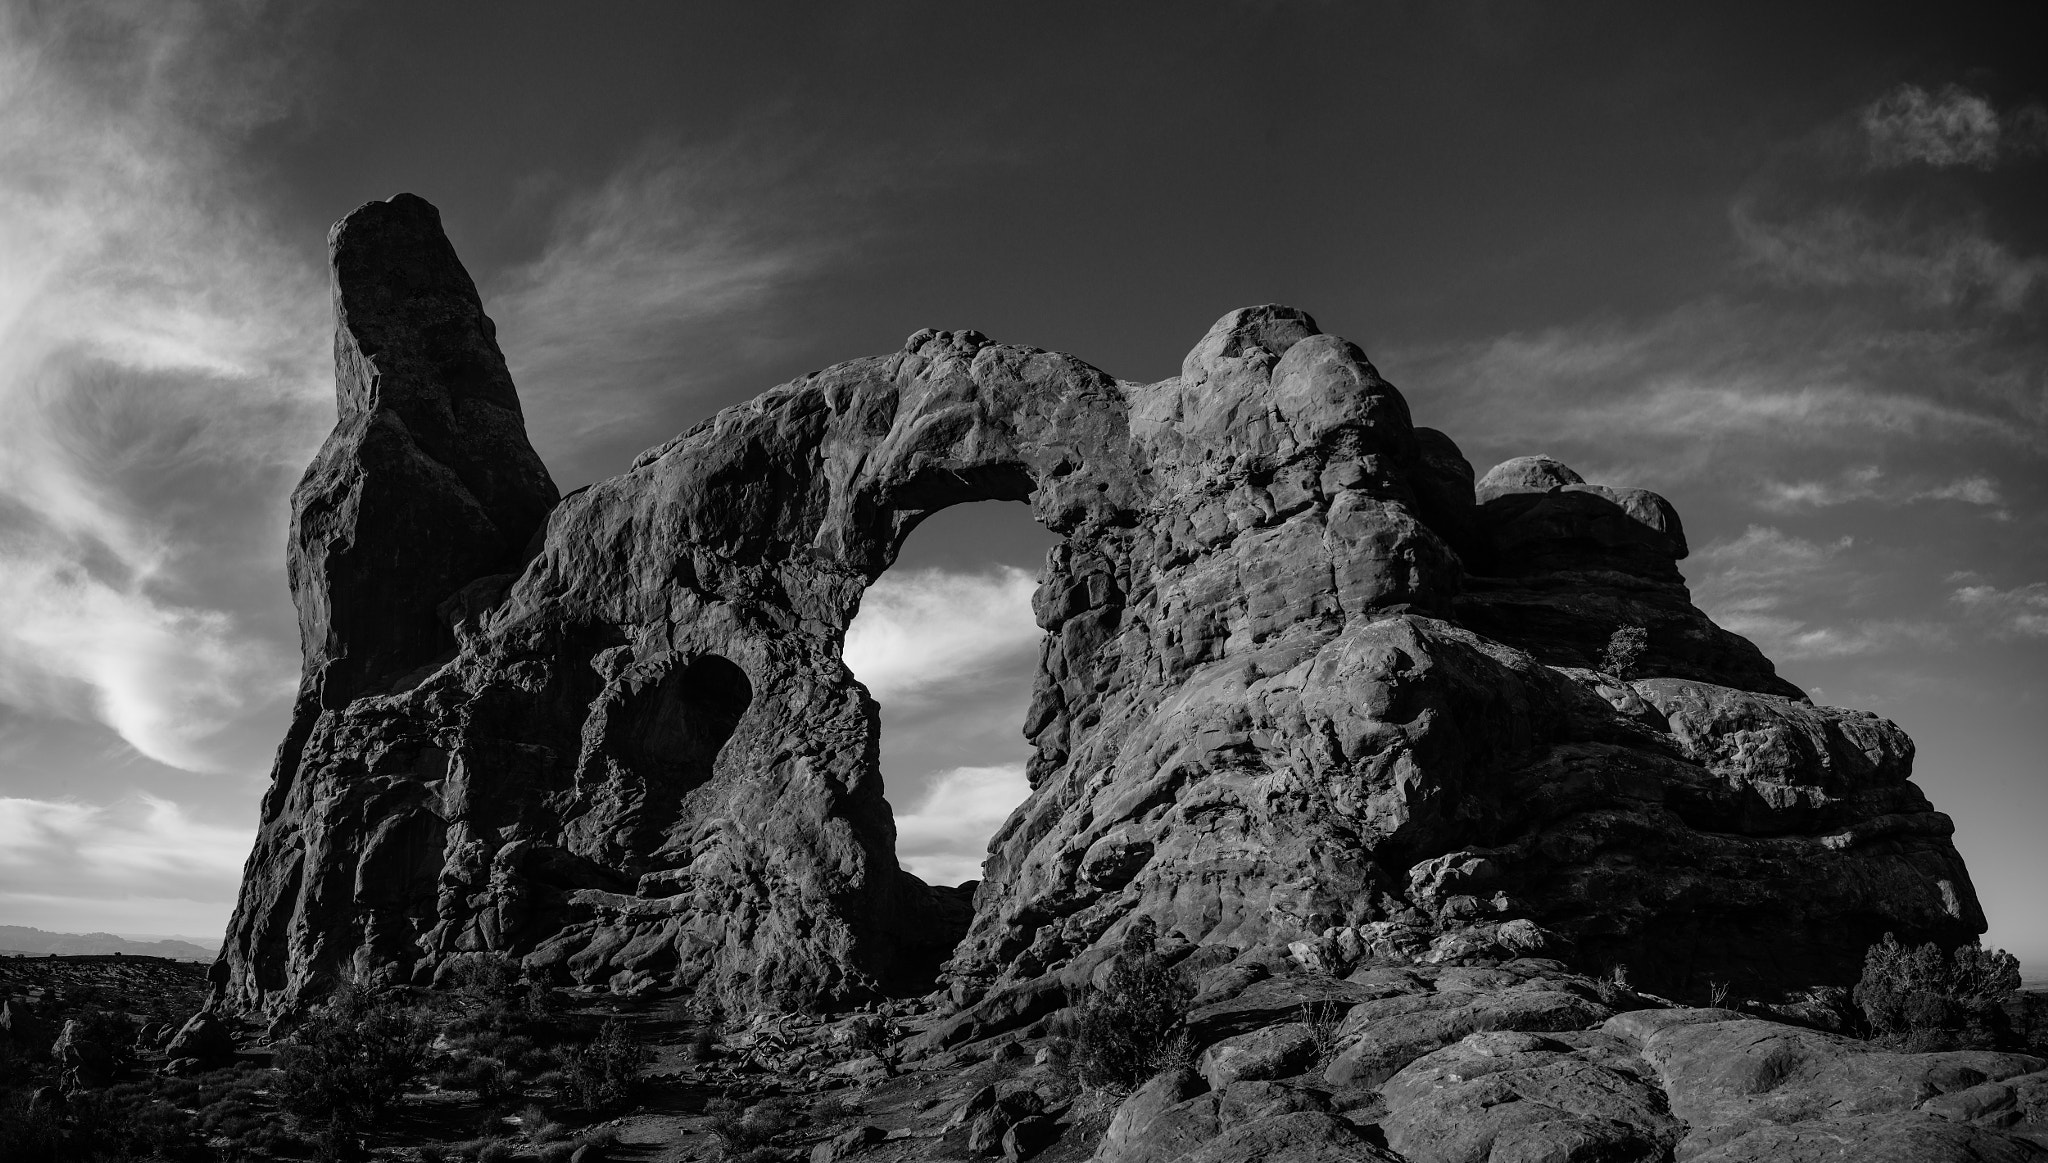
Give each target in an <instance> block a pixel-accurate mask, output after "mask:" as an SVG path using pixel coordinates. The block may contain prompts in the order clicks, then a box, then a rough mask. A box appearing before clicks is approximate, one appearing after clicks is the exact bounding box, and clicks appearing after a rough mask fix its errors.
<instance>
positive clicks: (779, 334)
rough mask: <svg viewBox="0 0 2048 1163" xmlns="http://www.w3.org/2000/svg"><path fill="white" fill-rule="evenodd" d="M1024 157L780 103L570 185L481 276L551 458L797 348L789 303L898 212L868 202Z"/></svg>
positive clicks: (654, 145)
mask: <svg viewBox="0 0 2048 1163" xmlns="http://www.w3.org/2000/svg"><path fill="white" fill-rule="evenodd" d="M938 116H939V118H940V120H941V122H943V121H944V120H945V117H946V115H945V114H943V113H941V114H938ZM935 128H936V127H935ZM765 143H772V145H771V144H765ZM1017 160H1018V159H1017V155H1016V154H1015V153H1014V151H1010V150H1006V149H1004V148H1002V147H1000V146H999V145H995V144H991V143H987V142H982V141H980V140H979V139H978V137H977V136H976V135H975V134H972V133H969V132H965V131H963V132H961V133H960V134H958V135H957V136H955V137H954V138H953V139H952V141H951V143H950V144H949V146H948V148H946V149H943V150H932V149H921V148H916V149H914V148H910V147H906V146H905V145H903V144H902V143H900V142H888V141H870V140H866V139H865V138H864V137H863V136H862V135H861V132H860V131H859V130H857V129H848V130H846V131H845V132H834V131H832V130H831V129H830V128H829V127H824V126H819V125H816V124H807V125H798V124H795V123H794V122H793V121H792V120H791V118H790V116H789V114H788V113H787V111H770V112H766V113H763V114H760V115H758V116H757V117H755V118H754V119H753V120H752V121H751V122H750V123H749V124H748V125H747V126H745V127H744V128H743V129H741V130H740V131H738V132H735V133H733V134H731V135H730V136H728V137H726V138H723V139H721V140H716V141H712V142H708V143H698V144H692V145H680V144H677V143H675V142H673V141H669V140H654V141H650V142H648V143H646V144H645V145H644V146H643V147H642V148H641V149H640V150H639V151H638V152H637V153H635V154H633V155H632V156H631V157H630V158H629V159H628V160H627V161H626V162H625V163H624V164H622V165H621V166H620V167H619V168H618V169H617V170H616V171H615V172H613V173H611V174H610V175H609V176H607V177H606V178H605V179H604V180H603V181H601V182H599V183H597V184H596V185H594V186H588V187H572V188H570V189H569V192H568V193H567V194H566V195H565V196H562V197H561V198H560V200H559V202H558V204H556V205H555V207H554V209H553V211H552V214H551V217H550V220H549V225H548V234H547V241H546V243H545V245H544V247H543V249H542V252H541V254H540V256H539V257H538V258H536V259H534V260H533V261H531V262H528V263H524V264H522V265H520V266H518V267H516V268H513V269H511V270H508V271H506V272H504V273H503V274H502V275H501V276H499V277H496V278H495V279H493V280H491V285H488V286H486V287H485V291H486V299H487V306H488V307H489V308H490V310H491V312H492V314H493V316H494V317H495V318H496V319H497V320H498V322H499V324H500V328H499V336H500V342H501V344H502V345H503V347H504V349H505V356H506V360H507V362H508V364H509V365H510V367H511V370H512V373H513V376H514V378H515V379H516V380H517V381H518V383H519V386H520V394H521V398H522V400H523V401H524V403H525V405H526V410H527V415H528V428H529V430H530V431H531V432H532V433H533V434H534V439H535V441H536V443H537V444H538V445H539V446H540V447H541V451H542V453H543V455H544V456H547V457H549V458H550V459H551V460H552V461H553V462H556V463H560V462H561V461H562V460H563V459H564V458H565V457H566V456H567V455H569V454H573V453H574V452H576V451H578V450H580V449H581V448H582V447H584V446H586V445H589V444H592V443H595V442H599V441H602V440H604V439H606V438H607V437H614V438H615V437H618V436H621V435H625V434H630V433H641V434H643V435H644V434H645V432H646V429H647V425H648V423H649V422H650V420H651V419H652V418H655V417H657V416H665V417H666V418H667V419H668V420H669V422H671V423H674V422H677V416H676V413H678V412H680V413H681V414H682V417H683V418H684V419H683V420H682V421H681V422H689V421H693V420H695V419H696V418H698V416H699V415H700V414H701V413H700V412H698V411H696V410H695V409H696V408H697V407H700V406H701V405H702V400H701V397H702V396H703V394H704V393H705V392H706V391H707V390H708V389H709V388H710V387H711V386H712V385H716V384H719V383H720V382H721V381H722V380H723V379H725V378H727V377H730V376H731V375H732V374H733V373H735V372H739V371H745V370H750V369H751V368H752V367H754V366H757V365H767V364H771V363H774V362H777V361H778V360H781V359H784V358H786V357H787V356H788V355H789V353H790V351H791V350H792V348H795V347H798V346H799V345H801V343H802V341H803V323H802V322H801V321H800V320H799V319H797V318H796V317H795V316H794V314H793V313H792V312H791V311H790V310H789V309H788V308H790V307H791V306H792V305H793V304H794V303H795V302H796V301H797V299H798V293H799V290H800V288H801V287H803V285H804V284H806V283H807V282H809V281H811V280H814V279H816V278H818V277H821V276H822V275H824V274H826V273H828V272H830V271H832V270H834V269H836V268H841V267H844V266H845V265H846V264H848V263H849V262H850V261H851V260H852V259H853V258H854V257H855V256H857V255H859V254H861V253H863V252H864V251H865V250H866V249H868V248H870V247H872V246H873V245H875V243H876V242H877V234H876V231H877V229H878V227H877V225H876V224H877V222H880V221H883V220H885V219H887V218H888V217H890V216H888V215H876V214H873V213H870V210H871V209H872V208H873V207H874V205H875V204H876V203H878V202H882V201H890V202H896V203H900V202H901V201H902V200H903V199H905V198H909V197H916V196H918V195H919V194H921V193H923V192H925V191H928V190H932V189H937V188H940V187H943V186H944V185H945V184H946V183H947V182H949V181H951V180H953V179H954V178H955V177H957V176H958V175H960V174H962V173H966V172H969V171H971V170H973V169H976V168H980V167H986V166H1000V165H1010V164H1015V163H1016V161H1017ZM563 184H564V183H562V181H561V180H560V179H559V178H558V177H557V176H555V175H549V174H542V175H536V177H535V179H534V181H533V182H532V183H530V186H531V188H532V189H533V190H535V191H541V192H542V193H540V194H536V195H534V197H535V198H536V199H538V198H540V197H542V196H544V195H545V194H546V193H548V192H552V191H554V190H557V189H560V188H562V186H563ZM891 209H892V210H893V211H894V212H895V213H896V214H897V215H900V213H901V210H902V207H901V206H900V205H895V206H892V207H891ZM643 442H647V443H651V442H652V441H651V440H644V441H643Z"/></svg>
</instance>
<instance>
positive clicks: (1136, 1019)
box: [1074, 925, 1194, 1090]
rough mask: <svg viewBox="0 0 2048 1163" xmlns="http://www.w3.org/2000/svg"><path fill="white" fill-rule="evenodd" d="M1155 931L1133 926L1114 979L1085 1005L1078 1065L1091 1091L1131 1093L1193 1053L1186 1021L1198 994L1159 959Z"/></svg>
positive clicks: (1076, 1058)
mask: <svg viewBox="0 0 2048 1163" xmlns="http://www.w3.org/2000/svg"><path fill="white" fill-rule="evenodd" d="M1152 933H1153V930H1152V929H1151V927H1150V926H1146V925H1138V926H1133V927H1132V930H1131V932H1130V933H1129V934H1128V935H1126V937H1125V938H1124V946H1123V948H1122V950H1120V951H1119V952H1118V953H1117V957H1116V963H1115V964H1114V965H1113V966H1112V967H1111V969H1110V972H1109V980H1108V981H1107V982H1106V983H1105V984H1104V986H1103V988H1102V989H1100V990H1095V991H1093V992H1091V993H1089V994H1088V996H1087V997H1086V998H1084V999H1083V1000H1082V1003H1081V1006H1080V1011H1081V1012H1080V1015H1079V1017H1078V1019H1077V1020H1076V1021H1075V1023H1074V1024H1075V1032H1074V1065H1075V1067H1076V1068H1077V1069H1078V1070H1079V1071H1080V1074H1081V1081H1082V1082H1084V1083H1086V1084H1087V1085H1089V1086H1096V1087H1104V1088H1109V1089H1118V1090H1123V1089H1128V1088H1130V1087H1133V1086H1136V1085H1138V1084H1139V1083H1141V1082H1143V1081H1145V1080H1146V1079H1147V1078H1150V1077H1151V1076H1152V1075H1154V1074H1156V1073H1158V1072H1159V1071H1160V1070H1162V1069H1166V1068H1168V1067H1171V1066H1175V1065H1179V1064H1181V1063H1182V1062H1183V1061H1184V1060H1185V1059H1186V1058H1187V1057H1188V1053H1189V1047H1188V1044H1187V1039H1186V1037H1185V1036H1184V1035H1183V1034H1182V1031H1181V1021H1182V1019H1183V1018H1184V1017H1185V1016H1186V1014H1187V1008H1188V1002H1189V1000H1190V999H1191V998H1192V997H1193V996H1194V990H1193V989H1192V988H1191V987H1190V986H1189V985H1188V983H1187V982H1186V981H1185V980H1184V979H1183V978H1182V977H1181V975H1180V974H1178V973H1175V972H1174V971H1173V970H1172V969H1171V968H1169V967H1168V966H1167V965H1166V964H1165V963H1164V962H1162V961H1161V960H1160V958H1159V954H1158V952H1157V949H1156V946H1155V944H1154V942H1153V938H1152Z"/></svg>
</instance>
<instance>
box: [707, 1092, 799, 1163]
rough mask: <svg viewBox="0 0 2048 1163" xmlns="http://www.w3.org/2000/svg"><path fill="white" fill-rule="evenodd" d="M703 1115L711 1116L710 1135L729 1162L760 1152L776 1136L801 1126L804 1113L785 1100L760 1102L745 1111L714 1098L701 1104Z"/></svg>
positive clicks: (776, 1099) (789, 1100)
mask: <svg viewBox="0 0 2048 1163" xmlns="http://www.w3.org/2000/svg"><path fill="white" fill-rule="evenodd" d="M704 1113H705V1114H707V1115H710V1116H711V1133H712V1134H713V1135H715V1136H717V1138H718V1144H719V1147H720V1149H721V1152H722V1153H723V1154H724V1155H725V1157H727V1158H729V1159H742V1158H746V1157H748V1156H750V1155H752V1154H754V1153H755V1152H759V1151H762V1150H763V1149H765V1148H766V1147H767V1146H768V1144H769V1143H771V1142H773V1141H774V1139H775V1137H776V1136H777V1135H780V1134H783V1133H785V1132H788V1131H791V1130H794V1129H795V1128H797V1127H799V1126H802V1125H803V1124H804V1118H803V1112H802V1111H801V1110H799V1109H798V1107H797V1105H796V1103H795V1102H794V1101H793V1100H791V1099H787V1098H768V1099H763V1100H761V1101H760V1102H757V1103H755V1104H754V1105H753V1106H750V1107H746V1108H744V1109H742V1108H741V1106H740V1104H739V1103H738V1102H736V1101H734V1100H732V1099H729V1098H714V1099H712V1100H711V1101H710V1102H708V1103H705V1104H704Z"/></svg>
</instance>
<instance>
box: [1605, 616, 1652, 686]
mask: <svg viewBox="0 0 2048 1163" xmlns="http://www.w3.org/2000/svg"><path fill="white" fill-rule="evenodd" d="M1649 649H1650V632H1649V630H1647V629H1645V628H1643V627H1641V626H1623V627H1621V628H1619V629H1617V630H1616V631H1615V632H1614V633H1613V634H1612V635H1611V636H1609V638H1608V639H1607V648H1606V649H1604V650H1602V651H1601V652H1600V670H1601V671H1602V673H1605V674H1611V675H1613V676H1614V677H1615V678H1618V679H1621V680H1622V681H1623V682H1626V681H1628V680H1629V679H1632V678H1635V677H1637V675H1638V667H1639V666H1640V665H1641V664H1642V661H1643V655H1644V654H1645V653H1647V652H1648V651H1649Z"/></svg>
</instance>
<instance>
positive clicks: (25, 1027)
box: [0, 998, 51, 1049]
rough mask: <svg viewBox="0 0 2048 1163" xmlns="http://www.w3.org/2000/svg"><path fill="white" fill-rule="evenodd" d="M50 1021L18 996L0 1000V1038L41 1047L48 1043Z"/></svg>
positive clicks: (18, 1044)
mask: <svg viewBox="0 0 2048 1163" xmlns="http://www.w3.org/2000/svg"><path fill="white" fill-rule="evenodd" d="M50 1038H51V1033H50V1023H49V1022H47V1021H45V1020H43V1018H42V1016H41V1015H39V1014H37V1013H36V1012H35V1011H34V1010H32V1009H30V1008H29V1006H28V1003H26V1002H24V1001H23V1000H21V999H20V998H8V999H7V1000H6V1001H4V1002H0V1040H4V1041H8V1042H12V1043H14V1044H15V1045H17V1046H21V1047H34V1048H37V1049H42V1048H45V1047H47V1046H49V1044H50Z"/></svg>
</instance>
